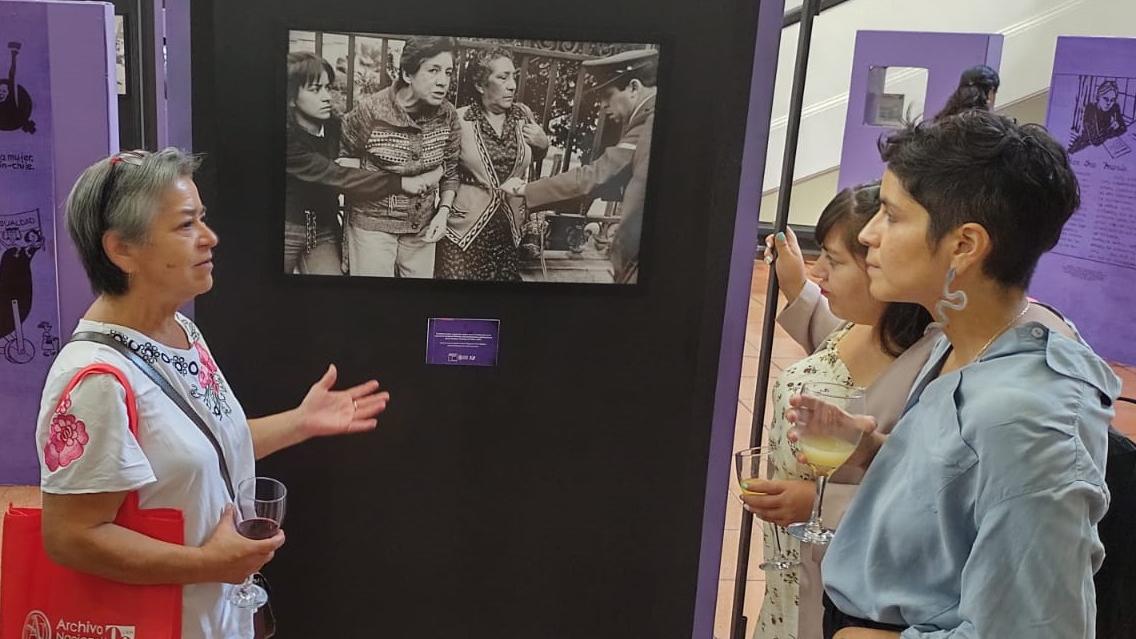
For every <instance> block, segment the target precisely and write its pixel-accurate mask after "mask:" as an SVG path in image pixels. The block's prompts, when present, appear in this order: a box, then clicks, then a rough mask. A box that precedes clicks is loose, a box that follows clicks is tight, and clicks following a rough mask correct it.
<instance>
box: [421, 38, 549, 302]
mask: <svg viewBox="0 0 1136 639" xmlns="http://www.w3.org/2000/svg"><path fill="white" fill-rule="evenodd" d="M472 71H473V74H474V78H473V84H474V88H475V89H476V90H477V92H478V94H479V95H480V99H479V100H478V101H476V102H474V103H473V104H471V105H469V106H467V107H463V108H461V109H458V122H459V123H460V125H461V155H460V162H459V165H458V176H459V179H460V181H461V184H460V186H458V192H457V197H456V198H455V199H454V209H453V211H452V212H451V214H450V218H449V223H448V225H447V228H446V237H445V239H443V240H442V241H441V242H440V243H439V244H438V256H437V262H436V263H435V266H434V277H436V278H440V279H453V280H487V281H520V279H521V274H520V264H519V262H520V255H519V253H518V247H519V245H520V241H521V227H522V225H523V224H524V222H525V216H526V215H527V209H526V208H525V206H524V199H523V198H520V197H516V196H510V195H507V194H506V193H505V192H504V191H502V190H501V184H502V183H504V182H505V181H506V180H508V179H509V178H524V177H526V176H527V175H528V171H529V167H530V166H532V164H533V162H539V159H540V158H541V157H543V156H544V154H545V152H547V150H548V144H549V140H548V135H547V134H545V132H544V130H543V129H542V128H541V127H540V125H538V124H536V123H535V122H534V118H533V114H532V111H531V110H530V109H529V108H528V107H527V106H525V105H523V104H521V103H520V102H517V101H516V93H517V67H516V65H515V64H514V61H513V54H512V53H511V52H510V51H509V50H508V49H505V48H501V47H494V48H491V49H487V50H483V51H479V52H478V53H477V57H476V60H475V62H474V64H473V65H472Z"/></svg>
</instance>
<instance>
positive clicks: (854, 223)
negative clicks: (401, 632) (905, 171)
mask: <svg viewBox="0 0 1136 639" xmlns="http://www.w3.org/2000/svg"><path fill="white" fill-rule="evenodd" d="M879 210H880V183H879V182H872V183H870V184H861V185H859V186H854V187H851V188H847V189H844V190H843V191H841V192H839V193H837V194H836V197H834V198H832V201H831V202H829V203H828V206H826V207H824V211H822V212H821V214H820V219H819V220H817V224H816V231H815V233H814V237H815V238H816V242H817V244H818V245H822V246H823V245H824V242H825V239H827V238H828V237H829V236H830V235H832V234H834V233H839V234H840V238H839V239H840V241H841V242H842V243H843V244H844V246H845V247H847V248H848V251H849V252H850V253H852V255H853V257H855V258H856V261H857V262H860V263H863V261H864V259H865V258H866V257H867V255H868V247H866V246H864V245H863V244H861V243H860V240H859V239H858V236H859V235H860V231H861V230H862V229H863V228H864V226H865V225H867V224H868V221H869V220H871V219H872V217H873V216H875V214H876V212H877V211H879ZM930 323H931V314H930V313H928V312H927V309H925V308H923V307H922V306H920V305H918V304H909V303H907V302H890V303H888V304H887V306H885V307H884V312H883V314H882V315H880V319H879V320H878V321H877V322H876V325H875V328H876V337H877V339H878V340H879V344H880V346H881V347H882V348H883V349H884V350H885V351H887V352H888V353H889V354H890V355H892V356H893V357H899V356H900V355H902V354H903V352H904V351H906V350H907V349H908V348H911V346H912V345H913V344H915V342H918V341H919V339H920V338H922V337H923V332H924V330H926V328H927V325H928V324H930Z"/></svg>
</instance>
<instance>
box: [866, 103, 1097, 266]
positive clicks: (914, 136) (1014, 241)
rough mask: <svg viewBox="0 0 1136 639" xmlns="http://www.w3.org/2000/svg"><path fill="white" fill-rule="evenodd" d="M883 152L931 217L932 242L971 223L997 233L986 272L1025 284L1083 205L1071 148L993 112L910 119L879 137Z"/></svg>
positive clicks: (992, 237)
mask: <svg viewBox="0 0 1136 639" xmlns="http://www.w3.org/2000/svg"><path fill="white" fill-rule="evenodd" d="M880 156H881V157H882V158H883V160H884V162H886V163H887V169H888V170H889V171H891V172H892V173H893V174H894V175H895V176H896V177H897V178H899V181H900V183H901V184H902V185H903V188H904V189H905V190H906V191H907V192H908V193H909V194H910V195H911V197H912V198H914V199H915V201H916V202H918V203H919V204H920V205H921V206H923V208H925V209H927V212H928V213H929V214H930V216H931V220H930V225H929V227H928V238H927V241H928V245H929V246H930V247H931V248H934V247H935V246H937V245H938V243H939V241H940V240H942V239H943V237H944V236H946V234H947V233H949V232H950V231H952V230H954V229H957V228H958V227H960V226H962V225H963V224H966V223H968V222H972V223H975V224H980V225H982V227H983V228H985V229H986V232H987V233H988V234H989V235H990V242H991V243H992V245H993V246H992V248H991V250H990V255H989V256H988V257H987V258H986V261H985V262H984V263H983V265H982V268H983V272H984V273H986V275H988V276H989V277H991V278H992V279H994V280H996V281H997V282H999V283H1001V284H1002V285H1003V286H1006V287H1011V288H1026V287H1027V286H1029V282H1030V278H1032V277H1033V272H1034V269H1035V268H1036V267H1037V262H1038V260H1039V259H1040V258H1041V255H1042V254H1043V253H1045V252H1046V251H1048V250H1050V249H1051V248H1053V247H1054V246H1056V245H1057V242H1058V240H1060V239H1061V229H1062V227H1063V226H1064V225H1065V222H1066V221H1068V219H1069V218H1070V217H1071V216H1072V215H1073V213H1074V212H1075V211H1076V210H1077V209H1078V208H1079V207H1080V205H1081V195H1080V187H1079V186H1078V183H1077V176H1076V175H1075V174H1074V173H1073V169H1072V167H1071V166H1069V155H1068V154H1067V153H1066V151H1065V148H1064V147H1063V146H1062V145H1061V144H1060V143H1059V142H1058V141H1057V140H1054V139H1053V137H1052V136H1051V135H1049V132H1048V131H1046V130H1045V128H1044V127H1042V126H1038V125H1036V124H1018V123H1017V122H1016V121H1015V120H1013V119H1011V118H1007V117H1004V116H1000V115H995V114H993V113H990V112H987V111H966V112H963V113H961V114H959V115H956V116H952V117H949V118H945V119H943V120H937V121H934V122H923V123H920V124H909V125H907V126H906V127H905V128H903V129H900V130H899V131H896V132H895V133H893V134H891V135H890V136H888V137H885V138H882V139H881V140H880Z"/></svg>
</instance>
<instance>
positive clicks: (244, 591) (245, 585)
mask: <svg viewBox="0 0 1136 639" xmlns="http://www.w3.org/2000/svg"><path fill="white" fill-rule="evenodd" d="M251 586H252V575H249V576H248V577H245V580H244V581H242V582H241V585H240V586H238V591H239V592H240V593H241V596H242V597H247V596H248V591H249V588H250V587H251Z"/></svg>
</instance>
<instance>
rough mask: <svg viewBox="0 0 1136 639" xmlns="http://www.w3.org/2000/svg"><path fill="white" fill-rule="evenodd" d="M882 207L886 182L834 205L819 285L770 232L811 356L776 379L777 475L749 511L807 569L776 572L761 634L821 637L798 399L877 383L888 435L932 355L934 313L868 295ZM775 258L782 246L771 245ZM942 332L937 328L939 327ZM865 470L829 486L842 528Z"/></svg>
mask: <svg viewBox="0 0 1136 639" xmlns="http://www.w3.org/2000/svg"><path fill="white" fill-rule="evenodd" d="M879 208H880V202H879V186H878V184H870V185H864V186H859V187H854V188H851V189H845V190H843V191H841V192H840V193H839V194H837V196H836V197H835V198H834V199H833V200H832V202H830V203H829V204H828V206H827V207H825V209H824V212H823V213H821V216H820V220H818V222H817V226H816V241H817V244H818V245H819V246H820V247H821V249H822V250H821V255H820V257H819V258H818V259H817V261H816V263H815V264H814V266H813V267H812V272H811V274H812V276H813V277H815V278H816V279H817V283H813V282H811V281H808V280H807V279H806V276H805V264H804V260H803V258H802V256H801V250H800V247H799V246H798V245H797V240H796V237H795V236H794V235H793V232H792V230H791V229H790V230H788V231H787V235H779V236H778V237H777V238H776V240H774V238H773V237H769V238H766V243H767V244H773V243H774V241H775V242H776V251H777V260H776V269H777V277H778V279H779V281H780V282H781V285H782V288H781V292H782V293H783V294H784V295H785V297H786V299H787V301H788V303H789V304H788V306H787V307H786V308H785V310H784V311H782V312H781V315H780V316H778V318H777V321H778V323H779V324H780V325H781V326H782V327H783V328H785V329H786V330H787V331H788V332H789V334H790V336H792V337H793V339H794V340H796V341H797V342H798V343H799V344H801V346H803V347H805V348H806V349H807V350H809V351H810V352H811V354H810V355H809V356H807V357H805V358H804V359H802V360H801V361H799V362H796V363H794V364H793V365H791V366H789V367H788V368H786V369H785V371H784V372H783V373H781V375H780V376H779V377H778V378H777V381H776V382H775V383H774V385H773V389H772V397H773V412H772V418H771V419H772V423H771V426H770V428H769V431H768V435H769V445H770V446H773V447H776V450H775V451H774V453H773V456H772V458H771V463H772V465H773V478H772V479H771V480H767V481H762V482H758V483H757V484H755V485H754V486H753V487H752V490H753V491H755V492H760V493H765V494H764V495H747V496H745V498H744V501H745V505H746V509H747V510H749V511H750V512H753V513H754V514H756V515H757V516H758V517H759V518H761V519H763V520H764V521H765V522H767V523H766V524H765V525H763V526H762V531H763V533H762V535H763V539H764V552H765V556H767V557H768V556H772V554H773V553H774V552H775V548H776V546H775V545H774V539H773V534H774V533H773V526H777V527H778V528H779V530H778V533H779V534H780V536H781V537H780V539H781V547H782V548H783V550H784V552H785V553H786V554H788V555H789V556H790V557H791V558H792V559H795V560H799V561H800V562H801V563H800V566H798V567H797V568H795V569H791V570H787V571H784V572H775V571H771V572H769V573H768V574H767V575H766V581H765V584H766V589H765V599H764V601H763V603H762V606H761V615H760V617H759V618H758V622H757V624H756V628H755V631H754V638H755V639H821V637H822V627H821V621H822V614H823V607H822V597H823V593H824V588H823V586H822V582H821V578H820V562H821V559H822V558H823V556H824V547H823V546H811V545H808V544H805V545H802V544H800V542H798V541H797V540H796V539H794V538H792V537H790V536H789V535H788V534H787V533H786V532H785V530H784V527H785V526H788V525H789V524H791V523H795V522H799V521H807V520H808V518H809V514H810V511H811V508H812V504H813V500H814V498H815V491H816V489H815V481H814V480H815V476H814V474H813V472H812V469H811V468H809V467H808V466H807V465H804V464H801V463H799V462H798V461H797V460H796V458H795V456H794V452H795V451H794V448H793V446H792V445H790V443H789V441H788V439H787V437H786V435H787V434H788V432H789V429H790V428H791V427H792V424H790V423H789V422H788V421H786V419H785V409H787V408H788V407H789V397H790V396H792V395H794V394H796V393H799V392H800V390H801V385H802V384H803V383H804V382H829V383H836V384H844V385H850V386H861V387H864V388H866V389H867V408H868V412H869V413H870V414H871V415H873V416H875V417H876V418H877V420H878V423H879V426H880V429H881V430H883V431H884V432H887V431H889V430H890V429H891V427H892V426H893V425H894V424H895V422H896V420H897V419H898V418H899V414H900V411H901V410H902V408H903V403H904V401H905V400H906V398H907V392H908V390H909V389H910V388H911V385H912V383H913V382H914V379H915V376H916V375H917V374H918V373H919V370H920V369H921V368H922V366H923V364H924V362H926V360H927V356H928V354H929V352H930V345H931V342H932V340H931V339H929V338H925V337H924V335H923V334H924V331H925V329H926V327H927V325H928V324H929V323H930V322H931V316H930V314H929V313H927V311H925V310H924V309H923V308H922V307H919V306H917V305H914V304H885V303H882V302H879V301H876V300H875V299H873V298H872V297H871V295H870V294H869V293H868V274H867V270H866V267H865V265H864V257H865V255H866V252H867V249H866V248H865V247H864V246H862V245H861V244H860V243H859V242H858V241H857V239H856V236H857V234H858V233H859V232H860V229H862V228H863V226H864V224H866V223H867V222H868V220H870V219H871V218H872V216H873V215H874V214H875V213H876V211H877V210H878V209H879ZM767 255H768V256H772V247H770V248H769V249H767ZM935 334H937V333H935ZM858 481H859V474H858V473H855V472H851V471H849V469H841V470H840V471H837V473H836V474H835V475H833V477H832V479H831V480H830V482H829V484H828V489H827V491H826V492H825V499H824V520H825V524H826V525H827V526H829V527H835V526H836V525H837V523H838V522H839V520H840V516H841V514H842V513H843V511H844V508H846V507H847V505H848V503H849V501H851V499H852V495H853V494H854V492H855V490H856V484H857V483H858Z"/></svg>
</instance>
